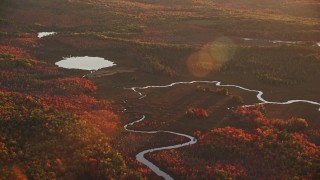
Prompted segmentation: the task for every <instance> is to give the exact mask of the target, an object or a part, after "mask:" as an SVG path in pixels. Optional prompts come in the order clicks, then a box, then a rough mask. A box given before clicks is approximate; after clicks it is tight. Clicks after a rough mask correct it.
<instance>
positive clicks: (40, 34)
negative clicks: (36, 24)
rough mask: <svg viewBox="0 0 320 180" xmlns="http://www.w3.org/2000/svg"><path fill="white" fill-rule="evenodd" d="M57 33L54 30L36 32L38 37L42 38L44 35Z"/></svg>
mask: <svg viewBox="0 0 320 180" xmlns="http://www.w3.org/2000/svg"><path fill="white" fill-rule="evenodd" d="M54 34H57V33H56V32H38V38H43V37H45V36H50V35H54Z"/></svg>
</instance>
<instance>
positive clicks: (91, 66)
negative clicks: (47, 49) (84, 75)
mask: <svg viewBox="0 0 320 180" xmlns="http://www.w3.org/2000/svg"><path fill="white" fill-rule="evenodd" d="M55 64H56V65H57V66H59V67H62V68H66V69H81V70H89V71H96V70H98V69H102V68H106V67H111V66H115V65H116V64H114V63H113V62H112V61H109V60H106V59H104V58H101V57H89V56H81V57H64V58H63V60H61V61H58V62H56V63H55Z"/></svg>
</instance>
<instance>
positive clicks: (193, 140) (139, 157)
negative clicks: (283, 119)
mask: <svg viewBox="0 0 320 180" xmlns="http://www.w3.org/2000/svg"><path fill="white" fill-rule="evenodd" d="M193 83H208V84H215V85H216V86H220V87H236V88H239V89H242V90H244V91H248V92H255V93H257V96H256V97H257V99H258V100H259V101H260V103H258V104H282V105H287V104H292V103H298V102H300V103H308V104H313V105H316V106H318V111H320V103H319V102H315V101H310V100H302V99H296V100H288V101H285V102H273V101H267V100H265V99H264V98H263V97H262V95H263V92H262V91H259V90H254V89H248V88H245V87H242V86H238V85H233V84H222V83H221V82H219V81H190V82H174V83H171V84H168V85H163V86H144V87H131V88H125V89H129V90H132V91H134V92H135V93H137V94H139V96H140V97H139V99H142V98H144V97H146V95H144V94H142V93H141V92H140V91H139V90H144V89H148V88H167V87H172V86H175V85H178V84H193ZM244 106H245V107H250V106H254V105H244ZM145 119H146V116H145V115H142V117H141V118H140V119H139V120H136V121H134V122H131V123H129V124H126V125H125V126H124V129H125V130H126V131H128V132H134V133H144V134H156V133H169V134H175V135H178V136H183V137H186V138H188V139H189V141H188V142H185V143H183V144H176V145H171V146H164V147H158V148H152V149H147V150H144V151H142V152H140V153H138V154H137V155H136V159H137V161H139V162H141V163H143V164H144V165H146V166H147V167H149V168H150V169H151V170H152V171H153V172H154V173H156V174H157V175H158V176H161V177H163V178H164V179H166V180H171V179H173V178H172V177H171V176H170V175H169V174H167V173H166V172H164V171H162V170H161V169H160V168H159V167H157V166H156V165H154V164H153V163H152V162H150V161H148V160H147V159H146V158H145V157H144V155H145V154H147V153H150V152H155V151H161V150H167V149H176V148H180V147H184V146H188V145H191V144H195V143H197V139H196V138H195V137H192V136H190V135H187V134H182V133H178V132H173V131H166V130H155V131H138V130H133V129H128V126H132V125H134V124H136V123H139V122H141V121H143V120H145Z"/></svg>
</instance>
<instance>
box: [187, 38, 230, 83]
mask: <svg viewBox="0 0 320 180" xmlns="http://www.w3.org/2000/svg"><path fill="white" fill-rule="evenodd" d="M235 51H236V45H235V43H234V42H233V41H232V40H231V39H230V38H227V37H220V38H217V39H216V40H215V41H213V42H212V43H208V44H206V45H204V46H203V47H202V48H201V50H200V51H197V52H194V53H192V54H191V55H190V56H189V58H188V60H187V67H188V70H189V72H190V73H191V74H192V75H193V76H195V77H205V76H207V75H209V74H210V73H211V72H213V71H215V70H219V69H220V68H221V66H222V65H223V64H225V63H226V62H228V61H229V60H230V59H232V57H233V56H234V53H235Z"/></svg>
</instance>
